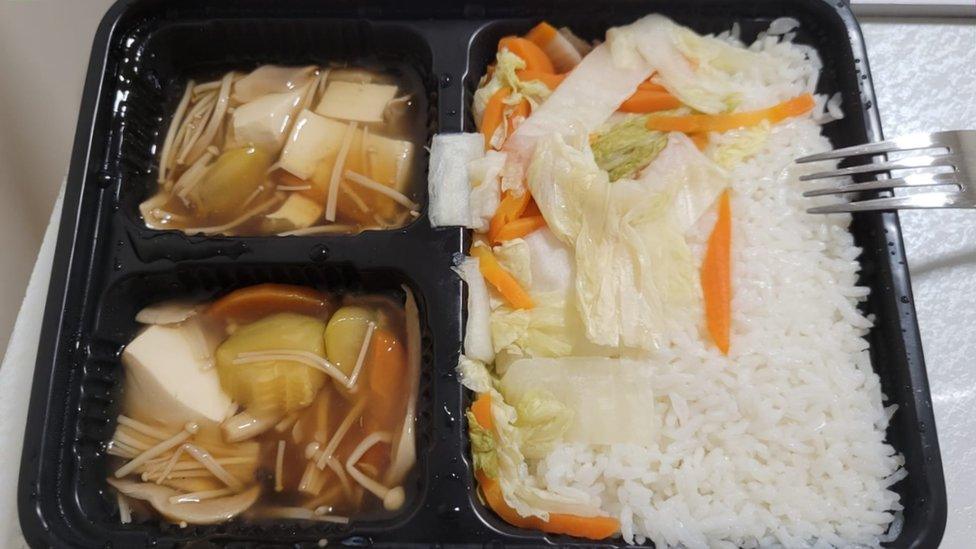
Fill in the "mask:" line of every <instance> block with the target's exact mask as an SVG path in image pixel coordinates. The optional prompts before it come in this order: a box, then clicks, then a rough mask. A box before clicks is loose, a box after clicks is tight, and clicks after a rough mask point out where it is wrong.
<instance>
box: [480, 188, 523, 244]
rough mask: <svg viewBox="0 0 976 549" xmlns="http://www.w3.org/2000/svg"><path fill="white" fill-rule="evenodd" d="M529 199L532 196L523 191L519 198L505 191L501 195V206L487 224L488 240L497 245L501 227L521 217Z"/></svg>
mask: <svg viewBox="0 0 976 549" xmlns="http://www.w3.org/2000/svg"><path fill="white" fill-rule="evenodd" d="M531 199H532V195H531V194H529V192H528V191H523V192H522V194H521V196H515V195H514V194H512V192H511V191H505V193H504V194H503V195H502V201H501V204H499V205H498V209H497V210H495V215H494V216H492V218H491V221H490V222H489V224H488V240H490V241H491V242H492V243H493V244H497V243H498V242H499V240H498V233H499V231H501V230H502V227H504V226H505V225H508V224H509V223H511V222H512V221H515V220H516V219H518V218H520V217H522V214H523V213H525V208H527V207H528V206H529V201H530V200H531Z"/></svg>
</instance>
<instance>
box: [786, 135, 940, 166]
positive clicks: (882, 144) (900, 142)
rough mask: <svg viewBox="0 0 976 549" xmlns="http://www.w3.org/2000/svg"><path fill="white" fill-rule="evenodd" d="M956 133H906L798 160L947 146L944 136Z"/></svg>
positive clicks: (800, 161)
mask: <svg viewBox="0 0 976 549" xmlns="http://www.w3.org/2000/svg"><path fill="white" fill-rule="evenodd" d="M954 133H955V132H935V133H916V134H911V135H904V136H901V137H896V138H894V139H889V140H887V141H879V142H877V143H865V144H864V145H854V146H852V147H844V148H841V149H834V150H832V151H827V152H822V153H819V154H811V155H809V156H804V157H802V158H797V159H796V161H797V162H798V163H803V162H818V161H820V160H833V159H838V158H847V157H849V156H864V155H867V154H883V153H887V152H894V151H907V150H913V149H928V148H935V147H945V146H946V145H945V141H944V139H943V138H945V137H948V136H947V135H946V134H954Z"/></svg>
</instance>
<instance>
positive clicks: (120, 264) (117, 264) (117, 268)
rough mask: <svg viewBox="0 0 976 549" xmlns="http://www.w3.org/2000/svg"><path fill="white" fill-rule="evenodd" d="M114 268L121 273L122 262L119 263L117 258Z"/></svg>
mask: <svg viewBox="0 0 976 549" xmlns="http://www.w3.org/2000/svg"><path fill="white" fill-rule="evenodd" d="M112 268H113V269H115V270H116V271H121V270H122V262H121V261H119V259H118V258H115V262H114V263H113V264H112Z"/></svg>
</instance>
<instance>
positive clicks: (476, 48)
mask: <svg viewBox="0 0 976 549" xmlns="http://www.w3.org/2000/svg"><path fill="white" fill-rule="evenodd" d="M650 12H661V13H664V14H666V15H668V16H670V17H673V18H674V19H676V20H678V21H679V22H681V23H683V24H686V25H689V26H691V27H693V28H695V29H696V30H698V31H700V32H717V31H721V30H724V29H727V28H728V27H729V26H730V25H731V24H732V23H734V22H735V23H738V24H739V25H740V27H741V29H742V32H743V37H744V38H745V39H747V40H748V39H749V38H751V37H752V36H754V35H755V34H756V33H757V32H758V31H760V30H762V29H763V28H765V27H766V26H767V25H768V23H769V22H770V21H771V20H772V19H774V18H776V17H780V16H791V17H794V18H796V19H798V20H799V21H800V23H801V32H800V33H799V35H798V36H797V40H799V41H801V42H804V43H807V44H810V45H812V46H814V47H816V48H817V49H818V51H819V52H820V55H821V57H822V58H823V61H824V70H823V73H822V77H821V83H820V90H819V91H821V92H824V93H834V92H840V93H841V96H842V99H843V101H842V106H843V108H844V111H845V113H846V114H847V116H846V117H845V118H844V119H843V120H840V121H837V122H833V123H831V124H828V125H827V126H826V127H825V129H824V130H825V132H826V134H827V135H828V136H829V137H830V139H831V141H832V142H833V143H834V145H835V146H847V145H853V144H857V143H862V142H865V141H869V140H874V139H878V138H879V137H880V128H879V124H878V116H877V111H876V109H875V107H874V104H873V101H874V99H873V90H872V88H871V80H870V74H869V71H868V67H867V59H866V57H865V54H864V45H863V43H862V41H861V35H860V31H859V29H858V26H857V24H856V22H855V21H854V19H853V16H852V15H851V14H850V11H849V10H848V8H847V7H846V5H845V4H843V3H841V2H836V3H835V2H823V1H820V0H789V1H784V2H781V1H772V0H766V1H760V2H742V1H732V0H696V1H692V2H679V1H677V0H662V1H647V0H608V1H606V2H584V1H582V0H569V1H563V2H556V1H554V0H549V1H524V0H523V1H521V2H515V1H511V0H499V1H492V2H449V1H446V0H444V1H439V0H433V1H426V2H409V3H407V2H395V1H392V0H366V1H359V2H352V1H332V2H316V1H311V0H308V1H303V0H285V1H276V2H271V1H270V0H268V1H253V0H243V1H236V2H229V1H226V2H225V1H219V0H202V1H198V2H189V1H176V2H163V1H161V0H123V1H121V2H119V3H118V4H116V5H115V6H114V7H113V8H112V9H111V10H110V11H109V13H108V14H107V15H106V16H105V19H104V20H103V22H102V25H101V27H100V28H99V31H98V33H97V36H96V38H95V44H94V47H93V50H92V57H91V64H90V66H89V71H88V80H87V83H86V86H85V92H84V96H83V98H82V105H81V111H80V112H81V115H80V119H79V123H78V130H77V134H76V138H75V145H74V154H73V156H72V161H71V169H70V172H69V177H68V188H67V191H66V196H65V202H64V213H63V217H62V222H61V229H60V233H59V236H58V247H57V252H56V257H55V263H54V269H53V272H52V278H51V286H50V289H49V294H48V302H47V308H46V311H45V316H44V325H43V330H42V334H41V346H40V351H39V353H38V358H37V365H36V370H35V377H34V386H33V390H32V395H31V404H30V411H29V417H28V425H27V430H26V433H27V434H26V440H25V443H24V455H23V459H22V463H21V476H20V487H19V510H20V517H21V525H22V528H23V531H24V535H25V537H26V538H27V539H28V541H29V542H30V543H31V544H32V545H33V546H36V547H42V546H56V547H63V546H81V547H105V546H108V545H109V544H110V545H111V546H113V547H136V546H145V545H147V544H152V545H155V546H158V547H170V546H176V545H184V544H188V543H191V544H193V546H195V547H210V546H223V545H230V546H248V547H251V546H254V547H256V546H261V547H267V546H274V545H280V546H287V547H295V546H308V547H315V546H317V544H318V542H319V540H321V539H327V540H328V541H329V544H330V545H332V544H335V543H345V544H353V545H362V544H376V545H398V546H402V545H404V544H414V545H418V546H426V545H429V544H432V543H444V544H463V545H475V546H483V545H498V544H506V545H511V544H516V545H523V544H524V545H537V544H552V543H555V544H564V543H571V542H574V541H575V540H571V539H569V538H565V537H558V536H546V535H543V534H540V533H538V532H529V531H524V530H519V529H516V528H513V527H511V526H509V525H507V524H505V523H503V522H502V521H500V520H499V519H498V518H496V517H495V516H494V515H493V514H492V513H491V512H490V511H489V510H487V509H486V508H485V507H484V505H482V504H481V503H480V502H479V501H478V498H477V496H476V495H475V493H474V491H473V489H472V486H473V475H472V472H471V469H470V466H469V457H468V456H469V449H468V443H467V437H466V434H465V430H466V426H465V424H464V420H463V410H464V408H465V406H466V405H467V400H468V395H467V394H466V392H465V391H463V390H462V389H461V387H460V385H459V384H458V383H457V379H456V377H455V375H454V366H455V364H456V362H457V357H458V353H459V352H460V348H461V335H462V326H463V319H464V311H463V306H462V304H463V299H464V287H463V284H462V283H461V281H460V280H459V279H458V277H457V276H456V275H455V273H454V272H453V271H452V270H451V265H452V264H453V262H454V260H455V258H456V256H457V255H458V254H460V253H462V252H463V251H464V250H465V249H466V247H467V245H468V244H469V239H468V236H467V235H466V234H465V233H464V231H462V230H460V229H450V228H446V229H432V228H431V227H430V224H429V222H428V220H427V217H426V214H425V213H424V214H423V215H421V217H420V218H419V219H417V220H416V221H414V222H413V223H411V224H410V225H409V226H407V227H405V228H403V229H398V230H393V231H368V232H364V233H361V234H359V235H355V236H325V237H246V238H222V237H209V238H205V237H187V236H185V235H182V234H180V233H176V232H170V231H163V232H159V231H152V230H149V229H146V228H145V227H144V226H142V224H141V220H140V219H139V218H138V213H137V211H136V209H135V205H136V204H137V203H138V201H139V200H141V199H142V198H144V197H145V196H146V192H147V191H148V189H150V188H152V187H151V185H152V184H153V180H154V175H155V171H154V170H155V165H154V164H153V162H152V158H153V154H154V152H153V151H154V148H153V147H155V146H158V145H159V143H160V141H161V137H162V135H163V132H165V128H166V124H167V123H168V119H166V116H167V113H168V112H170V111H171V110H172V107H173V106H174V105H175V102H176V101H177V100H178V99H179V93H180V83H181V82H183V81H184V80H185V79H186V78H188V77H193V76H199V75H213V74H216V73H218V72H219V71H222V70H227V69H230V68H248V67H253V66H255V65H257V64H259V63H265V62H275V63H291V64H305V63H310V62H328V61H334V60H340V61H341V60H348V61H356V62H384V63H395V64H396V65H397V66H399V67H402V68H403V70H408V71H412V72H413V73H414V74H416V75H417V76H418V77H419V78H420V79H421V80H422V81H423V82H424V85H425V87H426V89H427V92H428V93H427V97H426V102H427V106H428V113H429V115H428V129H429V133H430V134H433V133H434V132H437V131H443V132H452V131H461V130H473V122H472V120H471V118H470V116H469V114H468V113H467V105H469V103H470V98H471V93H472V92H473V90H474V88H475V86H476V83H477V80H478V78H480V76H481V75H482V73H483V71H484V68H485V66H486V65H487V64H488V62H489V61H490V59H491V57H492V55H493V52H494V48H495V44H496V42H497V39H498V38H499V37H501V36H503V35H504V34H508V33H513V32H524V31H526V30H528V29H529V28H530V27H531V25H533V24H534V23H535V22H536V21H538V20H539V19H542V18H545V19H547V20H549V21H551V22H552V23H554V24H556V25H557V26H562V25H569V26H570V27H572V28H573V29H574V30H575V31H577V32H578V33H580V34H581V35H583V36H584V37H586V38H596V37H599V36H602V33H603V31H604V30H605V29H606V28H607V27H609V26H612V25H615V24H621V23H626V22H629V21H631V20H633V19H636V18H637V17H640V16H642V15H644V14H646V13H650ZM425 160H426V159H421V161H425ZM425 194H426V193H425V192H422V193H421V203H424V202H426V199H425V196H424V195H425ZM852 232H853V234H854V236H855V239H856V241H857V244H858V245H859V246H861V247H862V248H863V249H864V253H863V255H862V257H861V259H860V261H861V263H862V274H861V283H862V284H864V285H867V286H870V287H871V288H872V292H871V297H870V299H869V300H868V301H867V302H866V303H865V304H864V308H865V310H866V311H867V312H869V313H872V314H874V315H875V317H876V327H875V329H874V330H872V332H871V334H870V344H871V353H872V362H873V364H874V368H875V370H876V371H877V372H878V374H879V375H880V377H881V380H882V386H883V390H884V392H885V394H886V395H887V396H888V398H889V400H890V402H893V403H896V404H898V405H899V410H898V412H897V413H896V414H895V416H894V418H893V419H892V423H891V426H890V428H889V430H888V439H889V441H890V442H891V443H892V444H893V445H894V446H895V448H896V449H897V450H898V451H899V452H901V453H902V454H903V455H904V456H905V460H906V467H907V469H908V472H909V475H908V477H907V478H906V479H905V480H903V481H901V482H900V483H898V484H897V485H896V487H895V488H896V490H898V492H899V493H900V494H901V496H902V502H903V503H904V505H905V507H906V509H905V512H904V515H905V526H904V529H903V531H902V533H901V535H900V536H899V537H898V539H897V540H895V541H894V542H892V543H890V544H888V545H889V546H891V547H931V546H935V545H937V544H938V540H939V539H940V538H941V535H942V531H943V529H944V526H945V513H946V509H945V505H946V504H945V487H944V480H943V475H942V467H941V462H940V458H939V448H938V441H937V438H936V434H935V426H934V420H933V416H932V409H931V400H930V397H929V390H928V382H927V379H926V374H925V366H924V362H923V359H922V355H921V345H920V342H919V338H918V329H917V326H916V324H915V315H914V308H913V305H912V296H911V290H910V284H909V278H908V270H907V267H906V265H905V261H904V250H903V247H902V242H901V236H900V228H899V225H898V218H897V215H896V214H893V213H891V214H889V213H886V214H875V215H864V216H860V217H858V218H857V219H856V221H855V223H854V225H853V226H852ZM264 281H275V282H289V283H300V284H308V285H311V286H317V287H321V288H326V289H330V290H342V289H350V290H368V291H378V292H384V293H390V294H392V295H395V296H396V295H402V294H401V293H400V291H399V287H400V284H406V285H407V286H409V287H410V288H411V289H412V290H413V291H414V292H415V294H416V295H417V299H418V303H419V306H420V315H421V319H420V320H421V325H422V327H423V334H424V346H423V347H424V354H423V357H424V361H423V372H422V380H421V387H422V395H421V396H422V398H421V404H420V408H419V413H418V420H417V421H418V447H419V454H420V456H419V458H420V459H419V464H418V467H417V469H416V471H415V474H414V477H413V479H412V481H411V483H412V484H411V486H412V487H413V488H414V495H413V497H412V498H411V499H410V500H409V501H408V503H407V505H406V506H405V510H404V511H403V512H402V513H400V514H397V515H396V516H393V517H392V518H391V517H374V518H372V519H371V518H370V517H365V518H364V519H363V520H362V521H358V522H355V523H354V524H352V525H350V526H335V525H325V524H321V525H320V524H312V525H309V524H304V523H297V522H281V523H277V524H274V525H265V526H262V525H256V524H246V523H241V522H236V521H235V522H231V523H229V524H225V525H220V526H215V527H190V528H186V529H180V528H178V527H175V526H169V525H159V524H139V525H122V524H119V520H118V512H117V509H116V507H115V502H114V498H113V497H111V496H110V494H109V493H108V492H107V491H106V485H105V482H104V480H103V479H104V476H105V456H104V453H103V449H104V443H105V442H106V441H107V440H108V439H109V437H110V436H111V433H112V430H113V429H114V424H113V421H114V420H113V419H112V418H114V416H115V413H116V412H117V407H116V406H117V405H116V400H117V396H118V389H119V385H120V371H121V365H120V364H119V361H118V351H119V349H120V348H121V346H122V345H124V344H125V342H126V341H127V340H128V339H129V338H130V337H131V335H132V333H133V330H134V329H135V325H134V322H133V320H132V316H133V314H134V312H135V311H137V310H138V308H139V307H140V306H142V305H144V304H146V303H149V302H151V301H155V300H158V299H162V298H165V297H171V296H174V295H187V294H192V295H197V296H210V295H216V294H220V293H223V292H226V291H228V290H230V289H232V288H234V287H239V286H244V285H248V284H253V283H258V282H264ZM617 543H619V542H617Z"/></svg>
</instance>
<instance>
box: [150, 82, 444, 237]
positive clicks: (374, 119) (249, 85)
mask: <svg viewBox="0 0 976 549" xmlns="http://www.w3.org/2000/svg"><path fill="white" fill-rule="evenodd" d="M414 80H415V78H413V77H412V76H411V75H409V74H406V73H404V74H403V75H399V76H397V77H394V76H392V75H391V74H388V73H385V72H380V71H372V70H365V69H359V68H327V67H318V66H307V67H282V66H275V65H264V66H261V67H258V68H257V69H255V70H254V71H252V72H250V73H247V74H244V73H239V72H229V73H227V74H225V75H224V76H223V77H222V78H221V79H219V80H215V81H212V82H204V83H197V82H194V81H193V80H191V81H189V82H188V83H187V86H186V90H185V92H184V94H183V98H182V100H181V101H180V103H179V105H178V106H177V109H176V112H175V114H174V115H173V120H172V122H171V123H170V126H169V130H168V133H167V134H166V138H165V140H164V142H163V144H162V148H161V151H160V154H159V174H158V183H159V188H158V191H157V192H156V194H155V195H154V196H152V197H151V198H149V199H148V200H146V201H145V202H143V203H142V204H141V205H140V208H139V209H140V212H141V213H142V217H143V219H144V220H145V222H146V225H147V226H149V227H151V228H156V229H179V230H182V231H184V232H186V233H191V234H192V233H204V234H228V235H270V234H279V235H301V234H318V233H330V232H338V233H342V232H358V231H360V230H363V229H372V228H390V227H399V226H402V225H404V224H405V223H407V222H408V221H409V220H411V219H413V217H415V216H416V215H417V211H416V210H417V208H418V206H417V204H416V203H415V202H414V200H413V198H412V196H413V193H414V191H415V187H416V185H415V183H416V181H417V179H418V177H417V176H418V173H419V172H418V170H420V169H422V168H423V166H422V165H420V164H421V163H419V162H414V156H415V155H416V154H417V152H416V149H417V144H418V143H422V142H423V139H424V134H423V132H424V127H425V121H424V120H423V116H425V113H424V110H425V109H424V108H423V107H422V105H420V104H419V103H420V102H421V101H422V100H423V95H422V93H423V92H422V89H423V88H422V87H421V86H420V84H419V82H416V81H414Z"/></svg>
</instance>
